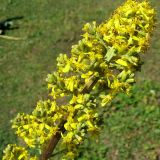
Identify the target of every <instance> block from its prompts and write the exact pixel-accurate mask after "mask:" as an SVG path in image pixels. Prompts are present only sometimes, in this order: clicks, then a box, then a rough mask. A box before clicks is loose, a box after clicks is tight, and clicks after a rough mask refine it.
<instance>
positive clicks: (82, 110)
mask: <svg viewBox="0 0 160 160" xmlns="http://www.w3.org/2000/svg"><path fill="white" fill-rule="evenodd" d="M154 16H155V11H154V9H152V8H151V6H150V5H149V3H148V2H147V1H143V2H137V1H136V0H127V1H126V2H125V3H124V4H123V5H122V6H120V7H119V8H118V9H117V10H116V11H115V12H114V14H113V15H112V16H111V18H110V19H109V20H108V21H106V22H104V23H102V24H100V25H99V26H98V25H96V22H93V23H91V24H89V23H87V24H86V25H85V26H84V28H83V31H84V34H83V35H82V37H83V38H82V39H81V40H80V41H79V42H78V44H76V45H73V46H72V49H71V54H70V56H67V55H66V54H60V55H59V57H58V58H57V71H55V72H53V73H51V74H49V75H48V77H47V82H48V89H49V91H50V93H49V95H50V97H51V99H50V100H46V101H40V102H38V104H37V106H36V108H35V110H34V111H33V112H32V114H30V115H29V114H24V113H23V114H18V116H17V117H16V118H15V119H14V120H13V128H15V129H16V134H17V135H18V136H19V137H21V138H22V139H23V140H24V142H25V143H26V144H27V145H28V147H30V148H35V147H38V148H39V150H40V151H39V154H41V150H42V149H43V148H45V147H46V146H47V143H48V142H49V140H50V138H51V137H53V136H54V135H56V134H57V133H58V132H59V133H60V134H61V138H62V141H61V147H63V148H65V149H66V152H65V155H64V157H63V160H64V159H74V157H75V156H76V155H77V154H78V146H79V145H80V144H81V143H83V141H84V139H85V138H86V136H87V135H88V134H90V135H95V134H97V133H98V132H99V131H100V128H101V126H100V125H99V121H100V114H99V108H100V107H105V106H106V105H107V104H108V103H109V102H110V101H111V100H112V99H113V98H114V97H115V95H117V94H118V93H120V92H124V93H126V94H128V93H129V90H130V87H131V86H132V84H133V83H134V82H135V72H136V71H138V70H139V69H140V66H141V59H140V54H141V53H143V52H144V51H145V50H146V49H147V47H148V45H149V39H150V36H151V33H152V30H153V28H154V21H155V19H154ZM62 122H63V123H64V125H63V131H61V130H60V129H61V128H60V125H61V124H62ZM13 148H14V149H13V150H14V151H13V152H12V154H14V153H15V152H16V155H18V154H17V151H18V150H19V148H17V147H16V146H14V145H13ZM6 150H7V149H6ZM18 153H20V155H19V156H22V157H23V155H24V157H25V156H26V155H27V154H28V152H27V151H24V149H23V148H20V152H18ZM6 154H7V156H9V154H8V151H7V152H5V155H4V158H3V160H6ZM28 157H29V156H28ZM12 159H14V158H12ZM19 159H20V158H19ZM30 159H31V158H30Z"/></svg>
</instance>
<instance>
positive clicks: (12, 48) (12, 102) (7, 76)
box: [0, 0, 160, 159]
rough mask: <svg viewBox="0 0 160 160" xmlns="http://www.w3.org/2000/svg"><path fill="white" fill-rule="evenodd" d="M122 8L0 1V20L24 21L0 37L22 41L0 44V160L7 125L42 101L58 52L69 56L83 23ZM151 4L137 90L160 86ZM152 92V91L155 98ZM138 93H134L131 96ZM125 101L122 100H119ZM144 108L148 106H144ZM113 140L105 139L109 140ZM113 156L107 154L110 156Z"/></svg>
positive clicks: (9, 138) (106, 2) (8, 135)
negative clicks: (148, 41) (149, 29)
mask: <svg viewBox="0 0 160 160" xmlns="http://www.w3.org/2000/svg"><path fill="white" fill-rule="evenodd" d="M122 2H123V0H116V1H114V2H113V1H111V0H99V1H96V0H76V1H75V0H67V1H58V0H46V1H43V0H30V1H26V0H21V1H18V0H1V3H0V12H1V17H0V18H1V19H4V18H8V17H14V16H24V18H23V19H22V20H19V21H17V22H15V23H16V24H15V25H18V26H19V27H20V28H19V29H17V30H10V31H8V32H7V33H6V34H7V35H9V36H15V37H22V38H24V40H19V41H14V40H5V39H2V38H0V104H1V105H0V112H1V114H0V128H1V129H0V158H1V155H2V150H3V149H4V147H5V146H6V144H8V143H14V142H15V141H16V139H15V136H14V134H13V132H12V131H11V130H10V120H11V119H12V118H13V117H15V115H16V114H17V113H18V112H31V111H32V109H33V108H34V106H35V105H36V102H37V101H38V100H39V99H44V98H45V97H46V95H47V90H46V83H45V78H46V75H47V73H49V72H51V71H52V70H54V68H55V64H56V57H57V55H58V54H59V53H61V52H64V53H69V51H70V48H71V45H72V44H74V43H76V42H77V41H78V40H79V39H80V38H81V37H80V35H81V28H82V26H83V25H84V24H85V23H86V22H91V21H94V20H95V21H97V22H98V23H100V22H102V21H103V20H105V19H108V17H109V16H110V15H111V13H112V12H113V10H114V9H115V8H116V7H117V6H119V5H120V4H121V3H122ZM151 2H152V4H153V6H155V7H156V8H157V11H158V13H157V19H158V21H157V28H156V31H155V33H154V38H153V40H152V44H151V49H150V50H149V51H148V54H147V55H145V58H144V61H145V64H144V66H143V68H142V71H141V72H140V73H139V74H138V75H137V81H138V85H139V86H142V85H143V82H144V80H147V81H152V83H153V84H154V83H157V86H158V85H160V83H159V79H160V71H159V67H160V56H159V55H160V50H159V44H160V39H159V37H160V32H159V30H160V23H159V22H160V21H159V20H160V8H159V7H160V2H159V1H157V0H151ZM158 90H159V89H156V93H157V91H158ZM140 91H141V89H140V88H139V89H138V88H137V93H139V92H140ZM145 92H147V91H146V90H145ZM140 93H141V92H140ZM137 98H138V97H137ZM139 100H141V99H139ZM126 101H128V99H127V98H125V99H124V102H126ZM131 101H134V99H131ZM126 103H127V102H126ZM146 105H149V106H152V105H150V104H148V103H147V104H146ZM158 105H159V104H156V105H155V104H154V106H158ZM122 108H123V107H122ZM139 108H140V107H139ZM135 112H136V110H135ZM120 113H121V112H120ZM120 113H119V114H120ZM130 114H131V113H130ZM155 114H156V113H155ZM133 115H134V110H133ZM153 115H154V114H153ZM158 116H160V114H159V115H157V117H158ZM116 117H117V118H118V117H119V118H124V117H123V116H119V115H118V113H117V112H116V113H115V115H114V116H113V119H112V118H110V119H111V120H112V121H114V123H113V125H115V126H116V125H118V119H116ZM114 118H115V119H114ZM122 121H123V119H122ZM124 121H125V118H124ZM151 121H152V119H151ZM106 123H109V122H106ZM155 123H157V124H158V123H159V122H158V121H155ZM133 125H134V124H133ZM124 127H125V126H124ZM126 127H127V126H126ZM144 129H145V127H144ZM118 132H120V130H119V131H117V133H118ZM117 133H115V134H114V135H115V136H116V134H117ZM107 134H110V133H109V131H106V132H105V134H103V135H107ZM114 135H113V137H111V138H112V139H113V140H114V138H115V137H114ZM120 135H121V136H123V134H120ZM135 137H136V136H135ZM151 137H152V135H151ZM153 138H154V137H153ZM133 141H134V139H133ZM112 143H113V144H114V143H115V142H114V141H113V142H112ZM136 143H137V142H136V140H135V144H136ZM115 145H116V143H115ZM114 151H115V150H114V149H113V150H112V152H113V155H114V154H115V153H114ZM128 152H129V151H128ZM109 153H111V152H109ZM110 159H112V158H110ZM122 159H123V158H122ZM140 159H141V157H140Z"/></svg>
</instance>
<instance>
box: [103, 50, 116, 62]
mask: <svg viewBox="0 0 160 160" xmlns="http://www.w3.org/2000/svg"><path fill="white" fill-rule="evenodd" d="M115 55H116V54H115V49H114V48H113V47H110V48H109V50H108V51H107V53H106V55H105V60H106V61H107V62H109V61H110V60H111V59H112V58H113V57H114V56H115Z"/></svg>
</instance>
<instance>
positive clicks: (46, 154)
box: [40, 76, 98, 160]
mask: <svg viewBox="0 0 160 160" xmlns="http://www.w3.org/2000/svg"><path fill="white" fill-rule="evenodd" d="M97 81H98V78H94V76H91V78H90V81H89V83H87V84H86V85H85V86H84V88H83V90H82V91H81V93H88V92H90V91H91V90H92V88H93V86H94V85H95V84H96V83H97ZM66 121H67V120H63V121H62V122H61V123H60V124H59V131H58V132H57V133H56V134H54V135H53V136H52V137H51V139H50V140H49V142H48V144H47V145H46V147H45V149H44V150H43V151H42V154H41V156H40V160H48V159H49V158H50V157H51V156H52V153H53V150H54V149H55V147H56V145H57V144H58V142H59V140H60V139H61V133H64V132H65V131H66V130H65V128H64V124H65V123H66Z"/></svg>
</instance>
